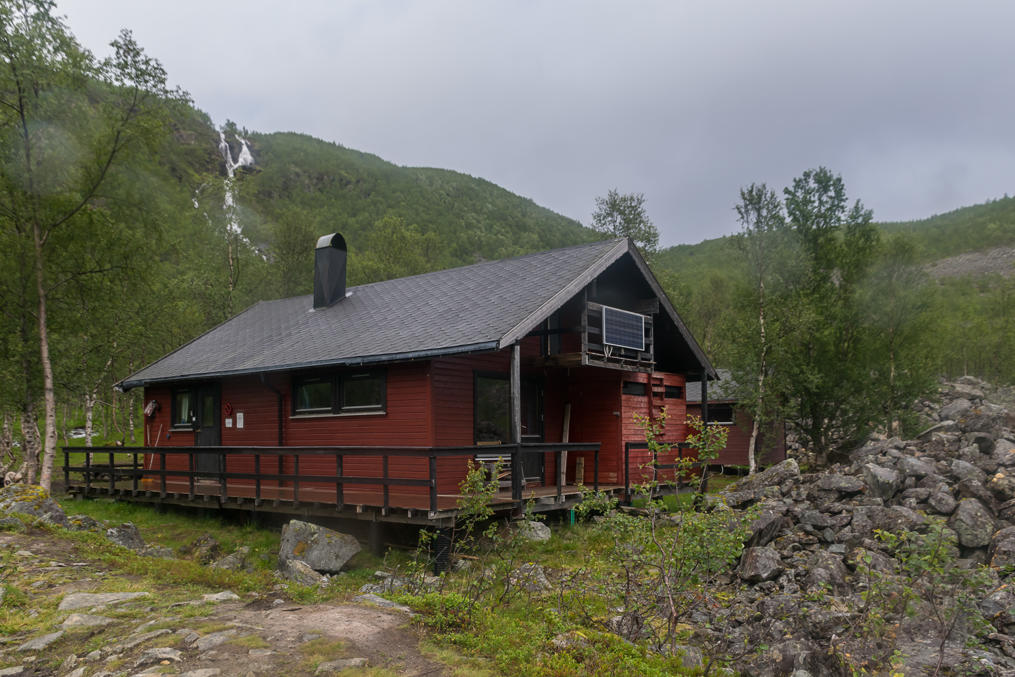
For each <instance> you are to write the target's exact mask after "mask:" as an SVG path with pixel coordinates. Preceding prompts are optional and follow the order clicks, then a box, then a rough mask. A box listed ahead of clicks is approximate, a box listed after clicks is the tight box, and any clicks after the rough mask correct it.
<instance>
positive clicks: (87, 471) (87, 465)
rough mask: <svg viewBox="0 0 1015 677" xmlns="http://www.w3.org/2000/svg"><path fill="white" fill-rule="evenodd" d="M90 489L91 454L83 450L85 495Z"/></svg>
mask: <svg viewBox="0 0 1015 677" xmlns="http://www.w3.org/2000/svg"><path fill="white" fill-rule="evenodd" d="M91 491H92V455H91V454H90V453H89V452H85V496H87V495H88V494H90V493H91Z"/></svg>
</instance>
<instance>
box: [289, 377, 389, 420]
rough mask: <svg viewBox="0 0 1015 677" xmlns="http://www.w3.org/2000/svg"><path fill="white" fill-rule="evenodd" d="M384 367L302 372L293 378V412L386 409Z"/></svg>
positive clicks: (324, 412) (349, 411)
mask: <svg viewBox="0 0 1015 677" xmlns="http://www.w3.org/2000/svg"><path fill="white" fill-rule="evenodd" d="M386 394H387V378H386V374H385V372H384V371H383V370H375V371H357V372H343V373H339V374H332V375H328V376H302V377H297V378H296V379H294V380H293V414H294V415H299V414H303V415H309V414H356V413H364V412H375V411H384V405H385V401H386V397H385V396H386Z"/></svg>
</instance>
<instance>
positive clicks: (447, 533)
mask: <svg viewBox="0 0 1015 677" xmlns="http://www.w3.org/2000/svg"><path fill="white" fill-rule="evenodd" d="M453 533H454V532H453V530H452V529H450V528H448V527H443V528H441V529H438V530H437V538H436V539H434V557H433V573H434V576H440V575H441V574H442V573H443V572H445V571H447V570H448V569H449V568H450V567H451V543H452V534H453Z"/></svg>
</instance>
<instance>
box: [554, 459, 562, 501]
mask: <svg viewBox="0 0 1015 677" xmlns="http://www.w3.org/2000/svg"><path fill="white" fill-rule="evenodd" d="M563 455H564V452H563V450H561V449H558V450H557V453H556V454H555V459H556V461H555V463H554V465H555V466H556V470H557V472H556V473H554V474H555V475H557V503H560V502H561V501H562V500H563V498H564V481H563V480H564V473H563V472H562V471H561V467H560V464H561V458H562V457H563Z"/></svg>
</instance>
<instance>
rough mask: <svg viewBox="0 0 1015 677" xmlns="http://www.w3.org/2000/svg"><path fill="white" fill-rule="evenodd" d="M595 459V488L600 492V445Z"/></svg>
mask: <svg viewBox="0 0 1015 677" xmlns="http://www.w3.org/2000/svg"><path fill="white" fill-rule="evenodd" d="M594 459H595V460H594V461H593V469H592V475H593V482H594V484H593V488H594V489H595V491H596V492H597V493H598V492H599V447H596V451H595V456H594Z"/></svg>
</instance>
